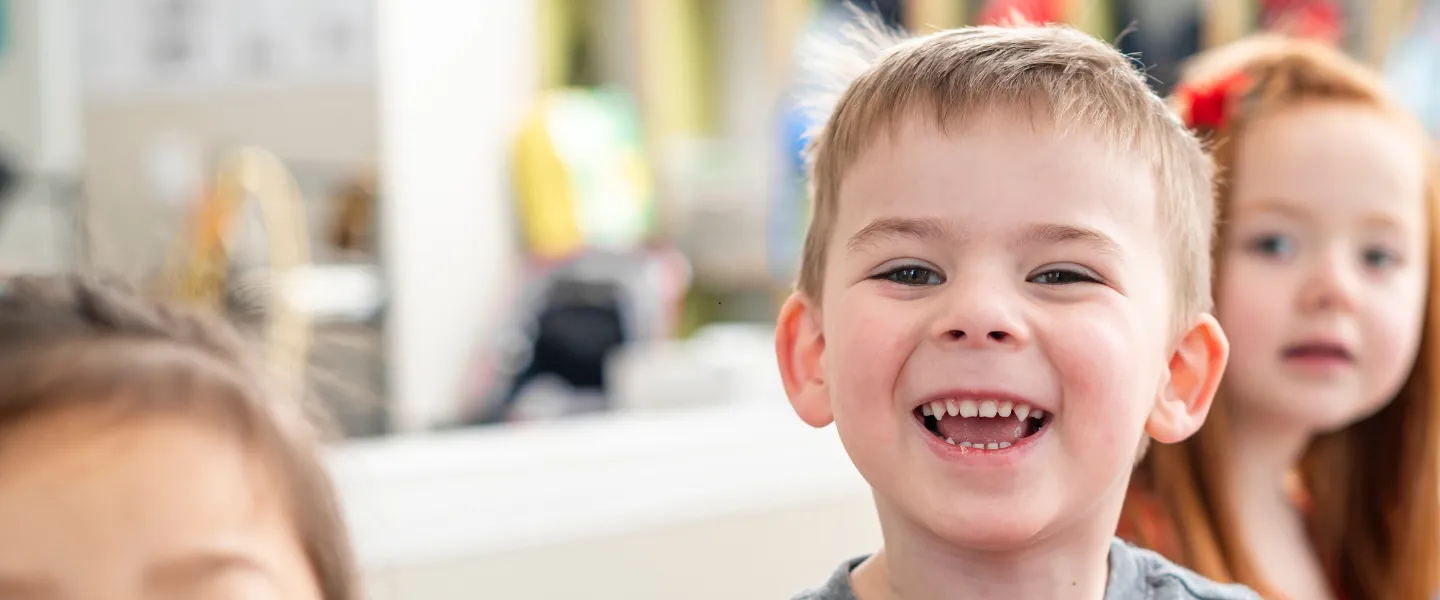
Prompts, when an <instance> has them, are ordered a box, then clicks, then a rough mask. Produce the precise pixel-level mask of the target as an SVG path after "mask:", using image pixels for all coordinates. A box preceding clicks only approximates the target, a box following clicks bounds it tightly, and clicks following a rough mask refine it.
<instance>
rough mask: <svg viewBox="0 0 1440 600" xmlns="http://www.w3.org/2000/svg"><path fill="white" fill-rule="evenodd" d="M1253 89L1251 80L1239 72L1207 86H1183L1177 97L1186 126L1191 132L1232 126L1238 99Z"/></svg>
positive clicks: (1176, 92) (1177, 90) (1179, 89)
mask: <svg viewBox="0 0 1440 600" xmlns="http://www.w3.org/2000/svg"><path fill="white" fill-rule="evenodd" d="M1249 85H1250V78H1249V76H1247V75H1246V74H1245V73H1243V72H1237V73H1234V74H1231V75H1227V76H1225V77H1221V78H1219V79H1217V80H1215V81H1212V82H1209V83H1207V84H1205V85H1183V86H1180V87H1179V88H1178V89H1176V90H1175V97H1176V98H1179V99H1180V103H1181V104H1182V105H1183V106H1185V108H1186V112H1187V113H1188V114H1187V115H1186V119H1185V124H1186V125H1189V126H1190V127H1191V128H1199V127H1204V128H1207V129H1221V128H1223V127H1225V125H1226V124H1228V123H1229V122H1230V116H1231V115H1232V114H1233V113H1234V108H1235V107H1234V104H1235V100H1236V98H1238V97H1239V96H1240V95H1241V94H1242V93H1244V88H1246V87H1248V86H1249Z"/></svg>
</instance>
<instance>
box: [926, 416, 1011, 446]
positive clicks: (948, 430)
mask: <svg viewBox="0 0 1440 600" xmlns="http://www.w3.org/2000/svg"><path fill="white" fill-rule="evenodd" d="M1025 424H1026V423H1025V421H1021V420H1020V419H1016V418H1014V417H992V418H985V417H971V418H968V419H966V418H959V417H949V418H946V419H942V420H941V421H940V422H939V423H936V424H935V428H936V429H938V430H940V436H941V437H947V438H950V439H952V440H955V443H957V444H958V443H960V442H970V443H972V444H988V443H990V442H1010V443H1012V444H1013V443H1015V442H1017V441H1019V440H1020V438H1021V437H1023V436H1024V435H1025Z"/></svg>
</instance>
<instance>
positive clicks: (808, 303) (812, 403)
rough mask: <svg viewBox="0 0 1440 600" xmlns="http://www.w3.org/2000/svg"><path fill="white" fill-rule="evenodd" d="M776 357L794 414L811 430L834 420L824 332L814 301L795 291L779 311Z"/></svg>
mask: <svg viewBox="0 0 1440 600" xmlns="http://www.w3.org/2000/svg"><path fill="white" fill-rule="evenodd" d="M775 358H776V359H777V360H778V362H779V363H780V378H781V380H782V381H784V383H785V394H786V395H787V396H789V397H790V406H792V407H793V408H794V409H795V414H797V415H800V419H801V420H803V421H805V422H806V423H807V424H809V425H810V426H812V427H824V426H826V425H829V424H830V423H831V421H834V420H835V415H834V413H833V412H832V411H831V409H830V390H829V388H828V387H827V386H826V383H825V333H824V331H823V330H822V329H821V326H820V311H819V310H818V309H817V308H816V306H815V304H814V301H813V300H811V299H810V298H809V297H808V296H806V295H805V294H804V293H802V292H795V293H794V294H791V295H790V298H789V299H787V300H785V305H784V306H782V307H781V308H780V318H779V319H778V322H777V323H776V327H775Z"/></svg>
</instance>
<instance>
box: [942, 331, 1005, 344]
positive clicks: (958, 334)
mask: <svg viewBox="0 0 1440 600" xmlns="http://www.w3.org/2000/svg"><path fill="white" fill-rule="evenodd" d="M946 333H947V335H949V336H950V339H952V340H955V341H961V340H965V339H967V338H969V337H970V336H969V334H967V333H965V332H964V331H961V330H959V329H951V330H950V331H948V332H946ZM985 337H986V338H989V339H990V340H991V341H995V342H1005V341H1010V340H1012V339H1013V338H1014V337H1015V336H1013V335H1011V334H1010V333H1009V332H1006V331H991V332H989V333H986V334H985ZM982 341H983V340H982Z"/></svg>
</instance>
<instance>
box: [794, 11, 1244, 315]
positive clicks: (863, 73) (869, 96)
mask: <svg viewBox="0 0 1440 600" xmlns="http://www.w3.org/2000/svg"><path fill="white" fill-rule="evenodd" d="M815 49H816V50H813V51H811V52H810V53H809V54H810V55H811V57H812V60H810V61H809V64H807V65H806V70H807V71H808V72H809V73H810V74H811V75H812V76H818V77H820V78H821V79H820V80H819V81H818V83H819V84H820V88H821V90H820V91H819V92H818V93H817V94H816V95H815V96H813V97H812V98H810V99H809V102H807V103H806V104H807V108H808V109H810V110H811V111H812V112H813V113H814V115H815V116H816V117H817V118H816V119H815V122H822V123H824V124H823V125H822V126H820V127H819V128H818V129H816V130H814V131H812V132H811V135H810V136H809V138H810V142H809V145H808V147H807V152H806V163H807V171H808V173H809V175H810V184H811V190H810V191H811V196H812V198H813V201H814V204H813V210H812V218H811V222H810V227H809V232H808V234H807V235H806V238H805V247H804V251H803V254H802V256H801V267H800V282H799V288H800V291H801V292H803V293H805V294H806V295H808V296H809V297H810V298H811V300H812V301H814V302H819V301H820V290H821V287H822V285H823V281H824V277H825V260H826V249H827V247H828V245H829V242H830V237H831V235H832V234H833V232H832V229H834V226H835V218H836V214H837V213H838V200H839V198H838V195H839V189H840V184H841V181H842V180H843V179H844V177H845V172H846V170H847V169H848V168H849V167H850V166H852V165H853V164H854V162H855V161H856V160H858V158H859V157H860V155H861V154H862V153H863V152H864V151H865V150H866V149H867V147H868V146H869V145H870V144H873V143H874V141H875V140H876V138H877V136H878V135H879V134H880V133H883V132H884V131H886V130H887V129H888V128H890V127H893V126H894V125H895V124H896V122H897V121H898V120H899V119H900V118H901V117H904V116H911V115H918V116H922V117H926V118H929V119H932V120H933V122H934V124H935V125H936V126H937V127H941V128H948V127H954V126H962V125H969V124H973V123H975V122H978V121H980V120H981V119H985V118H987V117H993V116H996V115H997V114H1003V113H1004V111H1006V110H1016V109H1015V108H1013V107H1022V108H1020V109H1019V110H1025V111H1026V114H1027V116H1030V117H1034V116H1038V117H1040V118H1043V119H1048V120H1049V124H1053V126H1055V127H1056V128H1057V129H1058V130H1059V131H1061V132H1062V134H1063V133H1064V132H1067V131H1069V130H1071V129H1075V128H1082V129H1084V130H1085V131H1086V132H1087V133H1093V134H1098V135H1099V136H1100V137H1101V139H1102V140H1104V141H1105V142H1107V143H1108V144H1109V145H1110V146H1111V147H1112V148H1114V149H1115V151H1117V152H1131V153H1135V154H1136V155H1138V156H1140V157H1142V158H1143V159H1145V160H1146V161H1148V162H1149V164H1150V170H1151V173H1152V174H1153V176H1154V177H1155V182H1156V186H1157V188H1158V189H1159V193H1160V206H1159V209H1158V215H1159V222H1158V223H1157V225H1158V226H1159V227H1160V228H1161V237H1162V239H1164V240H1165V243H1166V244H1167V245H1168V247H1167V252H1168V255H1169V261H1168V266H1169V272H1170V274H1171V277H1172V279H1173V280H1174V282H1175V283H1176V288H1175V297H1176V307H1175V308H1176V309H1177V310H1176V311H1175V312H1174V314H1173V316H1174V318H1175V320H1176V321H1177V322H1188V321H1189V319H1190V318H1192V317H1193V316H1194V315H1196V314H1198V313H1200V312H1205V311H1208V310H1209V309H1210V302H1211V297H1210V239H1211V234H1212V229H1213V227H1214V220H1215V219H1214V202H1213V199H1212V178H1213V168H1212V166H1211V161H1210V159H1209V157H1208V156H1207V155H1206V154H1205V151H1204V148H1202V146H1201V144H1200V142H1199V141H1197V140H1196V138H1195V137H1194V136H1193V135H1191V133H1190V132H1189V130H1188V129H1187V128H1186V127H1185V125H1184V124H1183V123H1182V122H1181V121H1180V120H1179V119H1178V118H1177V117H1176V116H1175V114H1174V113H1173V112H1172V111H1171V110H1170V109H1169V108H1167V107H1166V105H1165V103H1164V101H1163V100H1161V99H1160V98H1159V97H1158V96H1156V95H1155V94H1154V93H1153V92H1152V91H1151V90H1150V88H1149V87H1148V86H1147V85H1146V81H1145V76H1144V74H1143V73H1141V72H1140V71H1139V70H1137V69H1136V68H1135V66H1134V65H1133V64H1132V62H1131V60H1130V59H1129V58H1128V57H1126V56H1125V55H1123V54H1121V53H1120V52H1119V51H1117V50H1115V49H1114V48H1113V47H1111V46H1109V45H1108V44H1105V43H1104V42H1101V41H1099V40H1097V39H1095V38H1092V37H1090V36H1088V35H1086V34H1083V33H1081V32H1079V31H1076V30H1074V29H1070V28H1068V27H1063V26H1047V27H1031V26H1023V25H1021V26H1015V27H966V28H962V29H954V30H949V31H942V32H938V33H934V34H931V35H928V36H924V37H920V38H914V39H908V40H907V39H905V38H903V37H902V36H900V35H899V34H897V33H895V32H893V31H889V30H887V29H886V28H885V27H883V26H881V25H879V24H878V23H876V22H875V21H874V20H872V19H868V18H863V17H862V18H861V19H859V20H858V22H857V23H855V24H853V25H850V26H847V28H846V30H845V32H844V34H843V35H842V36H841V37H840V38H837V39H835V40H831V41H822V42H821V43H819V44H816V45H815ZM1177 324H1178V323H1177Z"/></svg>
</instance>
